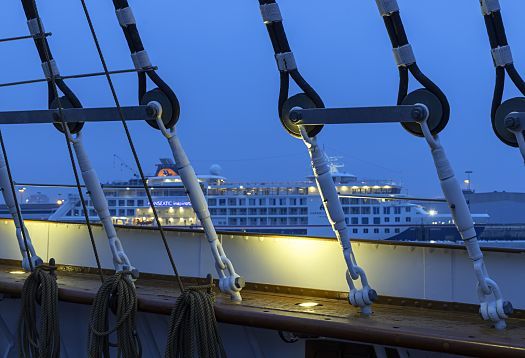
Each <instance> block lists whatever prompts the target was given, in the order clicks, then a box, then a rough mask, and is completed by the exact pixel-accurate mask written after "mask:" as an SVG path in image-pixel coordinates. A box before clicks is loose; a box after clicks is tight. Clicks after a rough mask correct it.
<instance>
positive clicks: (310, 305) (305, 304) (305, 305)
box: [297, 302, 321, 308]
mask: <svg viewBox="0 0 525 358" xmlns="http://www.w3.org/2000/svg"><path fill="white" fill-rule="evenodd" d="M297 306H299V307H305V308H312V307H317V306H321V304H320V303H317V302H301V303H297Z"/></svg>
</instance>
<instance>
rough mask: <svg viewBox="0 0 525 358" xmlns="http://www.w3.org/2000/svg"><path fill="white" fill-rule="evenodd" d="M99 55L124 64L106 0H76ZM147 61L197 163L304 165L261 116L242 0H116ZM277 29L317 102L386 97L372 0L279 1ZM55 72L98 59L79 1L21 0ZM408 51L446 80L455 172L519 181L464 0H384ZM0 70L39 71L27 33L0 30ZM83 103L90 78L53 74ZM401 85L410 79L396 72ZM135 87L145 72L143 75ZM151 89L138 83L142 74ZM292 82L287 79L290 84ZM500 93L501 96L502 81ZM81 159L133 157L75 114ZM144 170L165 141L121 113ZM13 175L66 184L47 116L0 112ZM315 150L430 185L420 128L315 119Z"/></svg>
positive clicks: (7, 17) (14, 15) (257, 25)
mask: <svg viewBox="0 0 525 358" xmlns="http://www.w3.org/2000/svg"><path fill="white" fill-rule="evenodd" d="M87 4H88V6H89V8H90V10H91V12H92V15H93V18H94V23H95V27H96V29H97V32H98V35H99V38H100V41H101V43H102V47H103V50H104V53H105V55H106V59H107V62H108V65H109V67H110V69H113V70H117V69H126V68H131V67H132V62H131V59H130V56H129V51H128V48H127V45H126V42H125V40H124V37H123V34H122V32H121V30H120V28H119V26H118V23H117V20H116V17H115V14H114V9H113V5H112V3H111V1H109V0H107V1H101V0H89V1H87ZM130 4H131V6H132V7H133V8H134V12H135V16H136V18H137V21H138V26H139V30H140V33H141V35H142V39H143V42H144V44H145V47H146V49H147V50H148V52H149V54H150V57H151V59H152V62H153V64H154V65H157V66H158V67H159V71H158V73H159V74H160V75H161V76H162V77H163V78H164V79H165V80H166V81H167V82H168V83H169V84H170V85H171V86H172V88H173V89H174V90H175V92H176V93H177V96H178V97H179V100H180V102H181V108H182V112H181V118H180V120H179V123H178V125H177V131H178V133H179V135H180V137H181V140H182V141H183V144H184V146H185V149H186V151H187V153H188V155H189V156H190V159H191V160H192V162H193V164H194V167H195V168H196V171H197V172H198V173H203V174H204V173H207V172H208V168H209V167H210V165H211V164H213V163H218V164H220V165H221V166H222V168H223V175H224V176H226V177H227V178H229V179H230V180H233V181H238V180H248V181H270V180H271V181H289V180H302V179H303V178H304V177H305V176H307V175H310V173H311V169H310V166H309V159H308V153H307V150H306V147H305V146H304V144H303V143H302V142H301V141H299V140H297V139H294V138H292V137H291V136H289V135H288V134H287V133H286V132H285V130H284V129H283V128H282V127H281V125H280V122H279V119H278V117H277V110H276V107H277V96H278V89H279V78H278V71H277V68H276V65H275V61H274V58H273V50H272V47H271V44H270V40H269V38H268V35H267V33H266V29H265V27H264V25H263V23H262V20H261V16H260V13H259V6H258V2H257V1H256V0H234V1H229V2H220V1H168V0H162V1H144V0H143V1H138V0H136V1H130ZM279 4H280V6H281V10H282V13H283V17H284V25H285V28H286V31H287V35H288V39H289V41H290V44H291V47H292V49H293V51H294V53H295V56H296V59H297V63H298V66H299V69H300V70H301V73H302V74H303V76H304V77H305V78H306V79H307V80H308V81H309V82H310V84H311V85H312V86H313V87H314V88H315V89H316V90H317V91H318V92H319V94H320V95H321V97H322V98H323V100H324V102H325V104H326V105H327V106H330V107H345V106H367V105H391V104H394V102H395V99H396V96H397V83H398V74H397V70H396V67H395V64H394V60H393V57H392V53H391V45H390V42H389V40H388V36H387V33H386V30H385V28H384V24H383V21H382V20H381V18H380V16H379V13H378V11H377V8H376V4H375V1H373V0H368V1H355V0H354V1H350V0H333V1H310V0H307V1H305V0H302V1H300V0H283V1H280V2H279ZM37 5H39V10H40V14H41V15H42V17H43V20H44V24H45V28H46V31H49V32H52V33H53V36H52V37H51V38H50V46H51V49H52V52H53V54H54V57H55V58H56V60H57V63H58V66H59V68H60V71H61V73H62V74H63V75H69V74H77V73H85V72H92V71H101V70H102V67H101V65H100V62H99V60H98V56H97V53H96V49H95V46H94V44H93V41H92V39H91V37H90V34H89V29H88V26H87V23H86V21H85V19H84V17H83V12H82V7H81V4H80V1H72V0H54V1H42V0H41V1H37ZM399 5H400V8H401V15H402V18H403V20H404V23H405V27H406V31H407V34H408V36H409V40H410V42H411V43H412V45H413V47H414V51H415V54H416V58H417V60H418V64H419V65H420V67H421V68H422V69H423V71H424V72H425V73H426V74H427V75H428V76H429V77H430V78H432V79H433V80H434V81H435V82H436V83H437V84H438V85H439V86H440V87H441V88H442V89H443V91H444V92H445V93H446V94H447V96H448V98H449V101H450V104H451V108H452V114H451V119H450V122H449V125H448V126H447V128H446V129H445V130H444V131H443V132H442V135H441V139H442V143H443V144H444V146H445V148H446V150H447V152H448V155H449V158H450V159H451V162H452V164H453V166H454V168H455V170H456V174H457V175H458V176H459V177H460V179H463V178H464V174H463V173H464V171H465V170H472V171H473V172H474V175H473V182H474V187H475V189H476V190H477V191H493V190H498V191H501V190H506V191H524V190H525V180H523V179H524V173H523V170H524V168H523V160H522V159H521V156H520V154H519V152H518V150H517V149H516V148H510V147H507V146H506V145H504V144H503V143H501V142H500V141H499V140H498V139H497V138H496V136H495V135H494V133H493V131H492V128H491V125H490V117H489V114H490V103H491V98H492V91H493V83H494V68H493V66H492V60H491V57H490V47H489V44H488V40H487V35H486V32H485V27H484V25H483V18H482V16H481V12H480V8H479V4H478V0H469V1H455V0H445V1H440V2H437V3H436V2H435V1H415V0H399ZM501 5H502V13H503V17H504V20H505V24H506V28H507V35H508V37H509V42H510V44H511V46H512V50H513V54H514V59H515V62H516V66H517V68H518V69H522V70H524V71H525V42H524V41H521V40H520V38H521V37H522V35H523V34H525V26H523V21H522V16H521V15H522V14H523V11H524V9H525V4H523V3H522V2H519V1H506V0H502V1H501ZM1 6H2V11H0V33H1V36H2V37H9V36H18V35H25V34H27V27H26V21H25V17H24V15H23V11H22V6H21V4H20V2H19V1H3V2H2V5H1ZM0 50H1V51H2V54H3V55H2V56H0V67H1V68H2V71H1V72H0V78H1V80H0V81H1V82H10V81H17V80H25V79H33V78H41V77H42V76H43V75H42V73H41V67H40V61H39V59H38V55H37V52H36V49H35V47H34V44H33V42H32V41H30V40H24V41H18V42H15V43H0ZM113 78H114V81H115V84H116V88H117V91H118V94H119V97H120V99H121V103H122V104H123V105H134V104H136V103H137V98H136V93H137V80H136V76H135V75H118V76H114V77H113ZM67 83H68V84H69V85H70V87H71V88H72V89H73V90H74V92H75V93H76V94H77V95H78V97H79V98H80V100H81V101H82V102H83V104H84V106H85V107H97V106H112V105H113V100H112V97H111V94H110V91H109V88H108V85H107V83H106V81H105V79H104V78H103V77H100V78H97V79H81V80H70V81H68V82H67ZM411 83H412V85H413V86H414V87H413V88H416V87H415V84H416V82H415V81H414V80H413V79H411ZM150 86H151V83H150ZM150 88H152V87H150ZM295 91H296V88H295V87H292V90H291V92H292V93H295ZM505 95H506V98H509V97H512V96H517V95H518V94H517V91H516V89H515V88H514V86H513V85H512V84H511V82H510V81H507V91H506V94H505ZM0 96H1V98H2V100H1V102H0V103H1V104H0V108H1V110H6V111H7V110H22V109H44V108H46V106H47V103H46V101H47V90H46V85H45V84H38V85H25V86H19V87H15V88H13V87H11V88H1V89H0ZM84 128H85V129H84V138H85V142H86V146H87V148H88V150H89V153H90V155H91V159H92V161H93V163H94V166H95V167H96V169H97V171H98V174H99V177H100V179H101V180H102V181H103V182H106V181H110V180H116V179H127V178H129V177H130V176H131V173H130V172H128V171H126V170H121V167H120V164H119V163H117V164H116V165H115V164H114V154H115V155H118V156H119V157H121V158H123V159H124V161H125V162H126V163H127V164H128V165H130V166H132V167H134V166H135V164H134V161H133V159H132V156H131V152H130V149H129V146H128V144H127V141H126V139H125V136H124V131H123V129H122V125H121V124H120V123H118V122H115V123H110V124H108V123H104V124H94V123H90V124H87V125H86V126H85V127H84ZM130 128H131V131H132V134H133V138H134V140H135V143H136V145H137V149H138V152H139V154H140V157H141V161H142V164H143V167H144V169H145V171H146V172H147V173H148V174H152V173H153V166H154V164H155V163H157V161H158V158H160V157H170V156H171V152H170V150H169V147H168V144H167V142H166V140H165V139H164V138H163V137H162V136H161V134H160V132H158V131H156V130H154V129H152V128H151V127H149V126H148V125H147V124H146V123H140V122H135V123H130ZM2 131H3V135H4V138H5V140H6V145H7V148H8V154H9V157H10V161H11V165H12V171H13V176H14V178H15V180H16V181H19V182H22V181H26V182H27V181H31V182H48V183H51V182H62V183H73V182H74V179H73V174H72V171H71V168H70V164H69V159H68V157H67V151H66V145H65V141H64V137H63V136H62V135H61V134H60V133H59V132H58V131H57V130H56V129H54V127H53V126H52V125H17V126H7V125H4V126H2ZM319 142H320V143H321V144H323V145H324V146H325V149H326V151H327V152H328V154H329V155H334V156H342V157H343V158H344V159H343V162H344V163H345V164H346V167H345V170H346V171H348V172H351V173H353V174H356V175H358V176H359V177H365V178H385V179H395V180H397V181H399V182H401V183H402V184H403V185H404V186H405V187H406V188H408V190H409V193H410V194H412V195H426V196H439V195H441V194H440V189H439V184H438V181H437V177H436V173H435V170H434V166H433V163H432V160H431V156H430V153H429V150H428V147H427V145H426V143H425V142H424V140H423V139H421V138H416V137H413V136H411V135H410V134H408V133H407V132H405V131H404V130H403V129H402V127H401V126H400V125H397V124H376V125H353V126H349V125H348V126H332V127H326V128H325V129H324V130H323V131H322V133H321V134H320V136H319Z"/></svg>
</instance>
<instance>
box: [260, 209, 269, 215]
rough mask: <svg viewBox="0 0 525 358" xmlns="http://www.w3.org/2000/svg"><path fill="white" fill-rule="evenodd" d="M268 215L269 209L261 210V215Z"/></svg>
mask: <svg viewBox="0 0 525 358" xmlns="http://www.w3.org/2000/svg"><path fill="white" fill-rule="evenodd" d="M267 213H268V209H267V208H262V209H259V214H261V215H266V214H267Z"/></svg>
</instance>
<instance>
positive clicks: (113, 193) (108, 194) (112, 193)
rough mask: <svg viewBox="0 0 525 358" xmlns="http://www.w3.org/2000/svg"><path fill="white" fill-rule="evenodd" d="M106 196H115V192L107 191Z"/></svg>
mask: <svg viewBox="0 0 525 358" xmlns="http://www.w3.org/2000/svg"><path fill="white" fill-rule="evenodd" d="M106 196H117V193H116V192H114V191H107V192H106Z"/></svg>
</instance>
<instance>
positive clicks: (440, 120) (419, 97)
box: [401, 88, 448, 137]
mask: <svg viewBox="0 0 525 358" xmlns="http://www.w3.org/2000/svg"><path fill="white" fill-rule="evenodd" d="M418 103H419V104H424V105H425V106H426V107H427V108H428V119H427V124H428V128H429V129H430V132H431V133H432V134H433V135H436V134H438V133H439V132H441V131H442V130H443V129H444V128H445V126H446V125H447V123H448V118H444V116H443V104H442V103H441V102H440V101H439V98H437V96H436V95H435V94H433V93H432V92H430V91H429V90H427V89H426V88H420V89H417V90H415V91H413V92H410V93H409V94H407V95H406V97H405V98H404V99H403V101H402V102H401V104H402V105H415V104H418ZM401 125H402V126H403V128H405V129H406V130H407V131H408V132H409V133H410V134H413V135H415V136H418V137H423V131H422V130H421V126H420V125H419V123H417V122H404V123H401Z"/></svg>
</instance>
